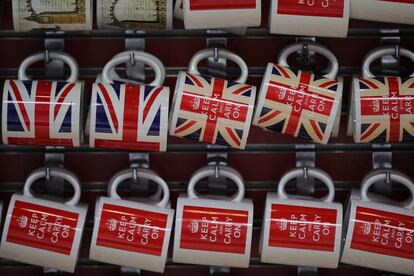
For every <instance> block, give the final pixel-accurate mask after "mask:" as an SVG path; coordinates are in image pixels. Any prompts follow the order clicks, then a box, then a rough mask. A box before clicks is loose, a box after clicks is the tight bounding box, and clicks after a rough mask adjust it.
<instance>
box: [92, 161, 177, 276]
mask: <svg viewBox="0 0 414 276" xmlns="http://www.w3.org/2000/svg"><path fill="white" fill-rule="evenodd" d="M136 173H137V174H136V177H138V178H144V179H148V180H150V181H154V182H155V183H157V184H158V185H159V187H160V188H161V189H158V191H159V192H160V193H161V191H162V193H163V196H162V198H161V199H160V200H158V198H159V196H157V194H156V195H155V197H154V196H153V198H152V199H151V200H150V201H149V200H147V201H146V202H136V201H132V200H122V199H121V197H120V196H119V194H118V192H117V189H118V186H119V185H120V184H121V183H122V182H124V181H126V180H129V179H131V178H133V177H134V174H133V171H132V170H131V169H128V170H125V171H121V172H119V173H118V174H116V175H115V176H114V177H113V178H112V179H111V181H110V183H109V186H108V194H109V197H101V198H100V199H99V200H98V202H97V204H96V213H95V226H94V229H93V234H92V242H91V249H90V255H89V257H90V258H91V259H92V260H96V261H99V262H105V263H110V264H115V265H121V266H125V267H133V268H137V269H144V270H149V271H154V272H159V273H162V272H164V268H165V262H166V259H167V253H168V246H169V241H170V236H171V228H172V224H173V218H174V210H172V209H170V208H169V207H168V206H169V198H170V194H169V189H168V185H167V183H166V182H165V181H164V180H163V179H162V178H161V177H159V176H158V175H157V174H156V173H155V172H153V171H151V170H149V169H144V168H140V169H138V170H137V172H136ZM155 200H156V201H157V202H154V201H155Z"/></svg>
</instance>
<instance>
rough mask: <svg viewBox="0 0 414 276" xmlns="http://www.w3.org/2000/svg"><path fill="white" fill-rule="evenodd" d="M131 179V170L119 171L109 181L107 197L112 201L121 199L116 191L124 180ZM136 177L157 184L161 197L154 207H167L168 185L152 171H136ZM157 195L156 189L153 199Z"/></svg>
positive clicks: (140, 169)
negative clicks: (160, 190)
mask: <svg viewBox="0 0 414 276" xmlns="http://www.w3.org/2000/svg"><path fill="white" fill-rule="evenodd" d="M133 177H134V175H133V172H132V170H131V169H126V170H123V171H120V172H119V173H117V174H116V175H114V176H113V177H112V179H111V180H110V181H109V185H108V195H109V197H111V198H114V199H121V197H120V196H119V194H118V191H117V190H118V186H119V185H120V184H121V183H122V182H124V181H125V180H127V179H131V178H133ZM137 177H138V178H145V179H148V180H151V181H154V182H155V183H157V184H158V186H159V187H160V188H161V189H162V192H163V197H162V199H161V200H160V201H159V202H158V203H157V204H155V206H158V207H162V208H165V206H167V204H168V202H169V200H170V189H169V188H168V185H167V183H166V182H165V181H164V179H162V178H161V177H160V176H158V175H157V174H156V173H155V172H154V171H152V170H149V169H145V168H138V169H137ZM158 195H159V189H157V192H156V194H155V195H154V197H157V196H158Z"/></svg>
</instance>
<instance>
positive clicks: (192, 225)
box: [188, 220, 198, 234]
mask: <svg viewBox="0 0 414 276" xmlns="http://www.w3.org/2000/svg"><path fill="white" fill-rule="evenodd" d="M188 229H190V231H191V233H192V234H195V233H197V232H198V222H197V221H195V220H193V221H192V222H191V223H190V224H189V225H188Z"/></svg>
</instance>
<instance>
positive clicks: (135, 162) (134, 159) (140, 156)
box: [129, 153, 150, 197]
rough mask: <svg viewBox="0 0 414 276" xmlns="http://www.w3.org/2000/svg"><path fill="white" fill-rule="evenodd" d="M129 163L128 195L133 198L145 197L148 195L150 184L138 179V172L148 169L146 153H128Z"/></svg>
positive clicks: (146, 180)
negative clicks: (130, 171)
mask: <svg viewBox="0 0 414 276" xmlns="http://www.w3.org/2000/svg"><path fill="white" fill-rule="evenodd" d="M129 163H130V168H131V170H132V179H131V181H130V183H129V189H130V190H129V191H130V195H131V196H133V197H138V196H140V197H147V196H149V194H150V184H149V180H148V179H139V178H138V170H139V169H140V168H145V169H148V168H149V154H148V153H130V154H129Z"/></svg>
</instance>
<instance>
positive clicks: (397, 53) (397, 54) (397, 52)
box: [394, 45, 400, 59]
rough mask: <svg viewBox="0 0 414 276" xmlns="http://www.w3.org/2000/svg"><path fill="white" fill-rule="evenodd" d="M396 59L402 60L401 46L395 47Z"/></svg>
mask: <svg viewBox="0 0 414 276" xmlns="http://www.w3.org/2000/svg"><path fill="white" fill-rule="evenodd" d="M394 56H395V58H396V59H400V46H399V45H395V54H394Z"/></svg>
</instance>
